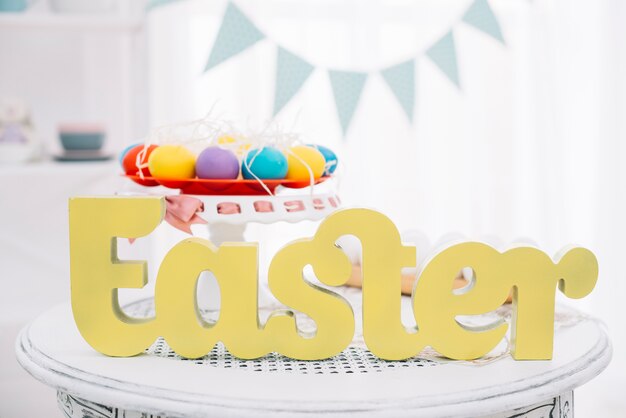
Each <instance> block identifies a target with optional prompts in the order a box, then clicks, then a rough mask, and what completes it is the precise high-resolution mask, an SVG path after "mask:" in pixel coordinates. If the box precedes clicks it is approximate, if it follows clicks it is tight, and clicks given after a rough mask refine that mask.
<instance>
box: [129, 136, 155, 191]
mask: <svg viewBox="0 0 626 418" xmlns="http://www.w3.org/2000/svg"><path fill="white" fill-rule="evenodd" d="M155 149H157V146H156V145H149V146H147V147H146V146H145V145H144V144H139V145H135V146H134V147H132V148H131V149H130V150H128V151H127V152H126V154H125V155H124V159H123V160H122V167H123V168H124V173H126V174H127V175H130V176H140V174H139V168H137V165H139V166H140V167H141V176H143V177H151V176H152V174H151V173H150V168H149V167H148V160H149V158H150V155H151V154H152V152H153V151H154V150H155ZM141 176H140V177H137V178H134V179H133V181H134V182H135V183H138V184H141V185H142V186H156V185H157V184H158V183H157V182H156V181H154V180H148V179H144V178H141Z"/></svg>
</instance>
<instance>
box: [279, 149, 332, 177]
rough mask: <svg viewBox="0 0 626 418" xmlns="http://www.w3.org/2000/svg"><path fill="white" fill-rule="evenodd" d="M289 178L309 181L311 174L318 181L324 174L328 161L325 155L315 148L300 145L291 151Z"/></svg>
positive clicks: (288, 153) (288, 156) (288, 158)
mask: <svg viewBox="0 0 626 418" xmlns="http://www.w3.org/2000/svg"><path fill="white" fill-rule="evenodd" d="M286 154H287V162H288V164H289V168H288V170H287V178H288V179H289V180H309V179H310V177H311V174H310V173H311V172H312V173H313V177H314V178H315V179H318V178H320V177H322V174H324V169H325V165H326V160H325V159H324V155H323V154H322V153H321V152H319V151H318V150H317V149H315V148H313V147H308V146H305V145H298V146H295V147H292V148H290V149H289V151H288V152H286Z"/></svg>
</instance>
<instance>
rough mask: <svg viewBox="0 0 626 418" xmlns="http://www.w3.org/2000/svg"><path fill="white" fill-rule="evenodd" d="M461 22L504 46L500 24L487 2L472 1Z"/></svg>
mask: <svg viewBox="0 0 626 418" xmlns="http://www.w3.org/2000/svg"><path fill="white" fill-rule="evenodd" d="M463 21H464V22H465V23H467V24H470V25H472V26H474V27H475V28H476V29H478V30H481V31H483V32H485V33H486V34H487V35H490V36H491V37H493V38H495V39H497V40H498V41H500V42H502V43H503V44H504V38H503V37H502V31H501V30H500V24H499V23H498V19H496V16H495V15H494V14H493V10H491V7H490V6H489V3H487V0H474V3H472V5H471V6H470V8H469V9H467V11H466V12H465V15H463Z"/></svg>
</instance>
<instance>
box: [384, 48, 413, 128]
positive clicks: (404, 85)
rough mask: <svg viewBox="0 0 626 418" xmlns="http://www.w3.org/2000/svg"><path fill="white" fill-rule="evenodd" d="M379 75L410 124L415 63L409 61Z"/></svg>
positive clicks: (411, 119)
mask: <svg viewBox="0 0 626 418" xmlns="http://www.w3.org/2000/svg"><path fill="white" fill-rule="evenodd" d="M381 75H382V76H383V78H384V79H385V81H386V82H387V85H388V86H389V88H390V89H391V91H392V92H393V94H394V95H395V96H396V99H398V102H399V103H400V106H402V109H404V113H406V116H407V117H408V118H409V121H411V122H412V121H413V106H414V105H415V61H414V60H410V61H406V62H403V63H400V64H398V65H394V66H393V67H389V68H387V69H385V70H383V71H381Z"/></svg>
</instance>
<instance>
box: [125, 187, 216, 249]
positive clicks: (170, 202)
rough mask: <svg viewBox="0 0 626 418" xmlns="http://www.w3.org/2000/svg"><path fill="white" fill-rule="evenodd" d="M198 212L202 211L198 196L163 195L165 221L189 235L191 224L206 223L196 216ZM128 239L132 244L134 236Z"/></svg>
mask: <svg viewBox="0 0 626 418" xmlns="http://www.w3.org/2000/svg"><path fill="white" fill-rule="evenodd" d="M198 212H204V203H202V201H201V200H200V199H198V198H195V197H191V196H185V195H175V196H165V222H167V223H168V224H170V225H172V226H173V227H174V228H176V229H178V230H181V231H183V232H186V233H188V234H190V235H191V225H193V224H206V223H207V221H205V220H204V219H202V218H201V217H200V216H198ZM128 241H129V242H130V243H131V244H132V243H133V242H135V238H129V239H128Z"/></svg>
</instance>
